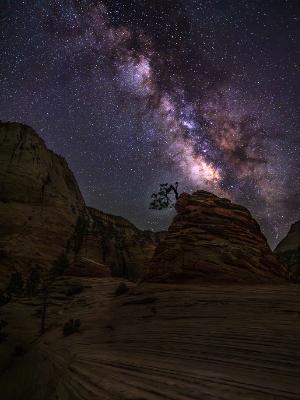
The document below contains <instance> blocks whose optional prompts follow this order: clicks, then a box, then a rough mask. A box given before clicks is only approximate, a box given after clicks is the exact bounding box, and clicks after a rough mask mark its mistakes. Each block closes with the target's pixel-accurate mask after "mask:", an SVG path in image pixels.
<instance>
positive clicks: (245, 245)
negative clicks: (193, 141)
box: [146, 191, 287, 282]
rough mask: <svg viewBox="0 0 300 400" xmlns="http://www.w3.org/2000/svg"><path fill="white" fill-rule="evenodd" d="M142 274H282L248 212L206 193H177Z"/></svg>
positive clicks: (262, 277) (159, 277)
mask: <svg viewBox="0 0 300 400" xmlns="http://www.w3.org/2000/svg"><path fill="white" fill-rule="evenodd" d="M176 211H177V215H176V216H175V218H174V220H173V222H172V224H171V226H170V228H169V230H168V234H167V236H166V238H165V240H164V241H162V242H161V243H160V244H159V245H158V246H157V248H156V251H155V254H154V256H153V258H152V260H151V262H150V264H149V271H148V274H147V276H146V280H150V281H151V280H152V281H154V280H155V281H177V280H178V281H180V282H182V281H183V280H184V281H193V282H195V280H199V281H202V280H206V281H210V280H213V281H224V280H226V281H231V282H232V281H243V282H260V281H265V282H268V281H272V280H273V281H276V280H283V279H287V271H286V270H285V269H284V268H283V267H282V266H281V265H280V263H279V262H278V260H277V259H276V257H275V256H274V254H273V253H272V251H271V249H270V247H269V245H268V243H267V240H266V238H265V237H264V235H263V234H262V232H261V230H260V227H259V225H258V223H257V222H256V221H255V220H254V219H253V218H252V216H251V214H250V212H249V211H248V210H247V209H246V208H245V207H242V206H240V205H237V204H234V203H231V201H230V200H228V199H224V198H220V197H217V196H215V195H214V194H212V193H208V192H204V191H198V192H195V193H193V194H192V195H190V194H187V193H183V194H182V195H181V196H180V197H179V200H178V201H177V203H176Z"/></svg>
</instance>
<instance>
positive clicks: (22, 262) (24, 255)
mask: <svg viewBox="0 0 300 400" xmlns="http://www.w3.org/2000/svg"><path fill="white" fill-rule="evenodd" d="M84 210H85V204H84V200H83V198H82V196H81V193H80V190H79V188H78V185H77V183H76V180H75V178H74V176H73V173H72V172H71V170H70V169H69V168H68V165H67V163H66V161H65V159H64V158H62V157H60V156H58V155H57V154H55V153H53V152H52V151H50V150H48V149H47V147H46V145H45V143H44V141H43V140H42V139H41V138H40V137H39V136H38V135H37V134H36V133H35V132H34V131H33V129H31V128H30V127H28V126H25V125H21V124H16V123H1V124H0V254H1V258H0V269H1V272H3V271H4V270H6V271H7V270H10V271H11V270H15V269H22V270H28V269H30V268H32V267H33V266H41V267H43V268H48V267H49V266H50V265H52V264H53V262H54V260H55V259H57V258H58V257H59V256H60V255H61V254H62V253H63V252H64V251H65V250H66V249H67V247H68V243H69V241H70V240H71V238H72V236H73V233H74V229H75V225H76V222H77V219H78V217H79V215H81V214H82V213H84Z"/></svg>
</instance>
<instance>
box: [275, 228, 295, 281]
mask: <svg viewBox="0 0 300 400" xmlns="http://www.w3.org/2000/svg"><path fill="white" fill-rule="evenodd" d="M275 253H276V254H277V256H278V258H279V259H280V261H281V262H283V263H285V264H286V265H287V266H288V268H289V271H290V273H291V275H292V278H293V279H294V280H295V281H300V221H297V222H295V223H294V224H293V225H292V226H291V229H290V231H289V233H288V234H287V235H286V237H285V238H283V239H282V241H281V242H280V243H279V244H278V246H277V247H276V249H275Z"/></svg>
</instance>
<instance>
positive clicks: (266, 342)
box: [0, 278, 300, 400]
mask: <svg viewBox="0 0 300 400" xmlns="http://www.w3.org/2000/svg"><path fill="white" fill-rule="evenodd" d="M79 283H81V284H82V285H83V286H84V290H83V292H82V293H81V294H79V295H77V296H72V297H69V296H66V295H65V291H66V290H67V289H68V285H71V284H73V285H74V284H79ZM118 284H119V281H118V280H116V279H115V278H103V279H97V278H89V279H88V278H84V279H79V278H72V279H71V280H70V278H68V279H67V278H64V279H61V280H60V281H59V282H58V283H57V288H56V292H55V295H54V296H53V297H52V299H51V307H50V309H49V319H48V327H49V330H48V332H47V333H46V334H45V336H43V337H42V338H37V337H36V336H35V335H36V333H37V329H38V322H39V320H38V318H37V317H36V316H35V315H36V311H37V309H38V307H37V305H36V300H30V299H21V300H18V301H17V302H13V303H11V304H10V305H7V306H5V307H4V308H3V312H4V317H5V318H7V319H8V321H9V326H8V327H7V332H8V333H9V336H8V340H7V341H6V342H4V343H2V344H1V345H0V368H1V371H2V374H1V377H0V387H1V399H2V398H3V399H5V400H19V399H20V400H21V399H22V400H46V399H47V400H54V399H56V400H71V399H72V400H73V399H74V400H77V399H78V400H79V399H81V400H90V399H93V400H94V399H98V400H99V399H101V400H121V399H122V400H123V399H124V400H125V399H126V400H129V399H130V400H160V399H161V400H162V399H164V400H165V399H168V400H193V399H194V400H213V399H218V400H221V399H222V400H246V399H247V400H256V399H257V400H275V399H276V400H288V399H293V400H298V399H299V398H300V379H299V376H300V336H299V331H300V291H299V286H297V285H292V284H285V285H272V286H271V285H252V286H245V285H241V284H235V285H234V284H231V285H221V284H219V285H213V284H207V283H206V284H202V285H201V284H198V285H175V284H173V285H172V284H158V283H152V284H149V283H145V284H142V285H140V286H133V284H130V285H131V290H130V292H128V293H126V294H124V295H122V296H119V297H115V296H114V291H115V289H116V287H117V286H118ZM69 318H80V320H81V323H82V325H81V328H80V331H79V332H78V333H74V334H73V335H71V336H68V337H63V335H62V325H63V324H64V322H66V321H67V320H68V319H69ZM20 331H22V337H21V335H20ZM20 340H22V341H23V343H20ZM33 340H35V341H33ZM32 341H33V342H32ZM31 342H32V343H31ZM30 343H31V344H30ZM17 344H18V345H19V349H18V351H17V352H16V351H15V355H14V356H13V357H12V358H11V353H12V352H13V350H14V348H15V346H16V345H17ZM20 346H22V347H23V348H24V349H27V352H26V354H22V353H23V352H22V351H20Z"/></svg>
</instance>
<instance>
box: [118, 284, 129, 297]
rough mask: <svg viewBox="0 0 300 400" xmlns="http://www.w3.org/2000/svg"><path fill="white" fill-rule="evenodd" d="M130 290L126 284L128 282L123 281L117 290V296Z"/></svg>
mask: <svg viewBox="0 0 300 400" xmlns="http://www.w3.org/2000/svg"><path fill="white" fill-rule="evenodd" d="M128 290H129V288H128V286H127V285H126V283H124V282H121V283H120V285H119V286H118V287H117V288H116V290H115V296H121V295H122V294H125V293H127V292H128Z"/></svg>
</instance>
